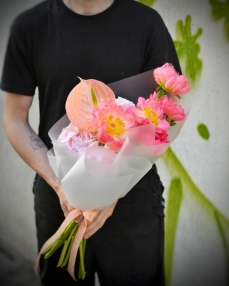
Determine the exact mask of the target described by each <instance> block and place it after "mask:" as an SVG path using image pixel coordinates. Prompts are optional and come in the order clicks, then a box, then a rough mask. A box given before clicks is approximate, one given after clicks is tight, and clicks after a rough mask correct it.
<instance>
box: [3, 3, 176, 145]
mask: <svg viewBox="0 0 229 286" xmlns="http://www.w3.org/2000/svg"><path fill="white" fill-rule="evenodd" d="M165 62H170V63H172V64H173V65H174V66H175V68H176V70H177V71H178V72H181V71H180V65H179V62H178V59H177V55H176V52H175V49H174V45H173V41H172V39H171V36H170V34H169V33H168V30H167V28H166V26H165V24H164V22H163V20H162V18H161V17H160V15H159V14H158V13H157V12H156V11H155V10H154V9H151V8H149V7H147V6H145V5H142V4H140V3H138V2H136V1H133V0H115V1H114V3H113V4H112V5H111V6H110V7H109V8H108V9H107V10H105V11H103V12H101V13H99V14H96V15H93V16H83V15H79V14H76V13H74V12H73V11H71V10H70V9H68V8H67V7H66V6H65V5H64V4H63V2H62V0H46V1H44V2H42V3H40V4H38V5H36V6H35V7H33V8H32V9H29V10H27V11H25V12H24V13H22V14H20V15H19V16H18V17H17V18H16V19H15V20H14V22H13V24H12V26H11V33H10V37H9V43H8V47H7V51H6V57H5V63H4V68H3V75H2V81H1V89H2V90H4V91H7V92H12V93H16V94H22V95H27V96H33V95H34V93H35V88H36V87H38V92H39V105H40V125H39V136H40V137H41V139H42V140H43V141H44V143H45V144H46V145H47V147H48V148H51V147H52V146H51V142H50V138H49V136H48V131H49V129H50V128H51V127H52V126H53V124H54V123H55V122H56V121H57V120H58V119H59V118H61V117H62V116H63V115H64V114H65V113H66V111H65V101H66V98H67V96H68V94H69V92H70V91H71V89H72V88H73V87H74V86H75V85H76V84H77V83H78V82H79V79H78V77H81V78H83V79H89V78H93V79H97V80H100V81H103V82H104V83H106V84H108V83H111V82H114V81H117V80H120V79H123V78H125V77H129V76H132V75H136V74H138V73H141V72H144V71H147V70H150V69H153V68H156V67H158V66H161V65H163V64H164V63H165Z"/></svg>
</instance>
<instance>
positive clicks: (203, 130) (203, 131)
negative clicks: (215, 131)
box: [197, 123, 210, 140]
mask: <svg viewBox="0 0 229 286" xmlns="http://www.w3.org/2000/svg"><path fill="white" fill-rule="evenodd" d="M197 131H198V133H199V135H200V137H202V138H203V139H205V140H208V139H209V137H210V133H209V131H208V128H207V126H206V125H205V124H203V123H200V124H198V126H197Z"/></svg>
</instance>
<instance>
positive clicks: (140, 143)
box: [35, 63, 190, 279]
mask: <svg viewBox="0 0 229 286" xmlns="http://www.w3.org/2000/svg"><path fill="white" fill-rule="evenodd" d="M149 73H150V76H151V81H152V82H153V83H156V85H157V86H156V89H155V90H152V91H151V92H150V94H148V95H147V96H148V97H146V95H144V97H143V96H138V98H137V103H136V104H135V103H134V102H132V101H130V100H127V99H126V98H123V97H118V98H117V99H116V97H115V93H114V91H113V90H112V88H111V87H109V86H108V85H105V84H104V83H103V82H101V81H97V80H94V79H89V80H82V79H80V83H79V84H78V85H76V86H75V87H74V88H73V90H72V91H71V92H70V94H69V96H68V98H67V101H66V115H65V116H64V117H62V118H61V119H60V120H59V121H58V122H57V123H56V124H55V125H54V126H53V127H52V129H51V130H50V132H49V136H50V138H51V139H52V143H53V149H52V150H50V151H49V152H48V157H49V162H50V165H51V167H52V168H53V170H54V172H55V173H56V175H57V177H58V178H59V179H60V180H61V183H62V186H63V189H64V191H65V194H66V197H67V199H68V202H69V204H70V205H72V206H73V207H74V208H75V209H74V210H73V211H72V212H70V213H69V215H68V216H67V217H66V219H65V221H64V222H63V224H62V225H61V227H60V228H59V230H58V231H57V232H56V233H55V234H54V235H53V236H52V237H51V238H50V239H49V240H48V241H47V242H46V243H45V244H44V246H43V247H42V249H41V251H40V254H39V256H38V259H37V263H36V266H35V268H36V272H37V270H38V263H39V259H40V256H41V255H44V256H45V258H49V257H50V256H51V255H52V254H53V253H54V252H55V251H56V250H57V249H58V248H59V247H60V246H62V245H64V246H63V249H62V253H61V255H60V259H59V262H58V264H57V266H58V267H64V266H66V265H67V264H68V272H69V273H70V275H71V276H72V277H73V278H74V279H75V275H74V266H75V259H76V255H77V253H78V254H79V256H80V259H79V261H80V263H79V273H78V278H81V279H83V278H84V277H85V275H86V271H85V268H84V262H83V260H84V253H85V247H86V240H85V239H83V235H84V232H85V230H86V227H87V223H88V221H93V219H94V218H95V217H96V214H97V211H96V209H99V208H100V209H101V208H104V207H107V206H109V205H111V204H112V203H114V202H115V201H116V200H117V199H118V198H121V197H123V196H125V195H126V194H127V193H128V192H129V191H130V190H131V189H132V187H133V186H134V185H135V184H136V183H137V182H138V181H139V180H140V179H141V178H142V177H143V176H144V175H145V174H146V173H147V172H148V171H149V170H150V168H151V167H152V164H154V163H155V161H156V160H157V159H158V158H159V157H160V155H161V154H163V153H164V152H165V151H166V149H167V148H168V147H169V145H170V144H171V142H172V141H173V140H174V139H175V138H176V137H177V135H178V134H179V131H180V129H181V127H182V125H183V123H184V121H185V119H186V117H187V114H188V112H189V108H190V104H189V102H187V100H184V101H183V98H182V100H181V104H178V102H179V100H180V99H181V95H183V94H185V93H188V92H189V91H190V87H189V84H188V80H187V78H186V77H185V76H184V75H179V74H178V73H177V72H176V71H175V69H174V67H173V66H172V65H170V64H168V63H166V64H164V65H163V66H162V67H158V68H156V69H155V70H153V71H150V72H147V74H149ZM142 76H143V77H142ZM153 76H154V78H153ZM136 77H137V84H138V85H139V82H140V83H141V82H142V78H145V77H146V76H145V75H144V74H141V75H138V76H135V77H133V78H134V80H135V82H136ZM128 80H132V79H131V78H129V79H124V80H122V84H120V83H119V82H117V83H116V86H118V87H119V88H120V86H123V84H124V85H125V87H127V89H128V86H130V85H129V84H128ZM120 82H121V81H120ZM140 85H141V84H140ZM146 85H147V83H146ZM110 86H112V84H111V85H110ZM113 86H115V85H113ZM127 94H128V91H127ZM116 96H117V94H116ZM124 97H125V95H124Z"/></svg>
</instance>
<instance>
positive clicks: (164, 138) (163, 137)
mask: <svg viewBox="0 0 229 286" xmlns="http://www.w3.org/2000/svg"><path fill="white" fill-rule="evenodd" d="M162 143H169V138H168V134H167V133H161V134H158V133H156V134H155V144H162Z"/></svg>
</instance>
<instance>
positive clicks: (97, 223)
mask: <svg viewBox="0 0 229 286" xmlns="http://www.w3.org/2000/svg"><path fill="white" fill-rule="evenodd" d="M112 212H113V208H110V207H109V208H106V209H104V210H102V211H100V213H99V214H98V216H97V218H96V219H95V220H94V221H93V222H92V223H91V224H90V225H88V227H87V229H86V232H85V234H84V238H85V239H87V238H89V237H90V236H92V235H93V234H94V233H95V232H96V231H97V230H99V229H100V228H101V227H102V226H103V225H104V223H105V221H106V220H107V218H108V217H110V216H111V215H112Z"/></svg>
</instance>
